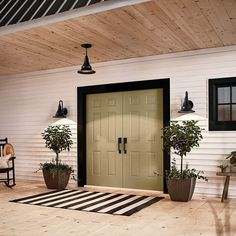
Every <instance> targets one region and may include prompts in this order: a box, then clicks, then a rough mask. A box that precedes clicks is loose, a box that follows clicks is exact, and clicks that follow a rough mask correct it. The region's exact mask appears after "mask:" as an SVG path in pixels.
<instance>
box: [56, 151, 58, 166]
mask: <svg viewBox="0 0 236 236" xmlns="http://www.w3.org/2000/svg"><path fill="white" fill-rule="evenodd" d="M58 162H59V153H56V165H57V166H58Z"/></svg>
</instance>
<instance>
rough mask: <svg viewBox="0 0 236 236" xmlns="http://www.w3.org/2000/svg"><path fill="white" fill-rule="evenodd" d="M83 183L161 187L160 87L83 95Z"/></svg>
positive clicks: (161, 103) (139, 187) (149, 187)
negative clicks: (85, 160) (84, 111)
mask: <svg viewBox="0 0 236 236" xmlns="http://www.w3.org/2000/svg"><path fill="white" fill-rule="evenodd" d="M86 117H87V121H86V122H87V127H86V130H87V131H86V132H87V134H86V137H87V140H86V148H87V150H86V153H87V157H86V158H87V163H86V166H87V184H89V185H96V186H111V187H124V188H137V189H153V190H161V191H162V190H163V152H162V147H163V145H162V139H161V133H162V130H161V128H162V126H163V95H162V89H151V90H139V91H129V92H116V93H103V94H92V95H87V113H86Z"/></svg>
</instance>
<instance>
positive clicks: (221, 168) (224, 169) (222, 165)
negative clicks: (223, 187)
mask: <svg viewBox="0 0 236 236" xmlns="http://www.w3.org/2000/svg"><path fill="white" fill-rule="evenodd" d="M217 167H218V168H220V171H221V173H224V172H226V169H227V167H228V165H226V164H221V165H218V166H217Z"/></svg>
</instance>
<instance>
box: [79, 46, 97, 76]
mask: <svg viewBox="0 0 236 236" xmlns="http://www.w3.org/2000/svg"><path fill="white" fill-rule="evenodd" d="M81 47H82V48H85V57H84V63H83V65H82V67H81V69H80V70H78V73H79V74H87V75H88V74H94V73H96V71H94V70H93V69H92V66H91V65H90V64H89V58H88V55H87V49H88V48H91V47H92V44H89V43H84V44H81Z"/></svg>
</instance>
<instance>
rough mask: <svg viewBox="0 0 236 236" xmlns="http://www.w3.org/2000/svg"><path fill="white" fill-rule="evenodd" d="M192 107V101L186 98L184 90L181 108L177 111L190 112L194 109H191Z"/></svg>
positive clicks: (186, 93)
mask: <svg viewBox="0 0 236 236" xmlns="http://www.w3.org/2000/svg"><path fill="white" fill-rule="evenodd" d="M192 108H193V102H192V101H190V100H188V92H187V91H186V92H185V98H184V102H183V105H182V107H181V110H180V111H178V113H192V112H195V111H193V110H192Z"/></svg>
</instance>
